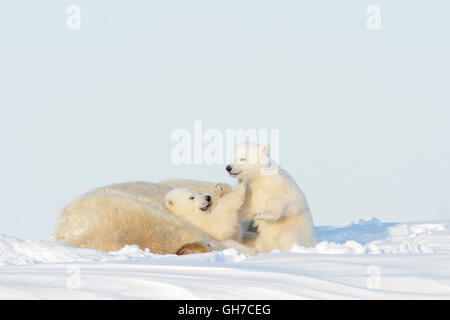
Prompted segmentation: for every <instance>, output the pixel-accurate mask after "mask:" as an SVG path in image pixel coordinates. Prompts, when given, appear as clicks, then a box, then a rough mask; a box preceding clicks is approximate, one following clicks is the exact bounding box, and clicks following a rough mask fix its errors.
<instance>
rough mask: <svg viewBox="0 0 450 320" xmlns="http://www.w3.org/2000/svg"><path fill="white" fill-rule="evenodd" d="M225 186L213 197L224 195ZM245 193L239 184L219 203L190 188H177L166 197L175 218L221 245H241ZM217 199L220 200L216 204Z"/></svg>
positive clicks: (209, 196)
mask: <svg viewBox="0 0 450 320" xmlns="http://www.w3.org/2000/svg"><path fill="white" fill-rule="evenodd" d="M223 188H224V186H223V185H222V184H217V186H216V190H215V192H214V193H218V194H222V193H223V190H222V189H223ZM245 193H246V185H245V183H244V182H243V181H238V183H237V184H236V185H235V187H234V189H233V191H231V192H229V193H227V194H225V195H224V196H222V197H221V198H220V199H219V197H216V196H215V195H214V194H213V195H210V194H206V193H198V192H196V191H194V190H190V189H187V188H175V189H172V190H171V191H169V192H168V193H167V194H166V197H165V203H166V207H167V208H168V209H169V211H170V212H172V213H173V214H174V215H176V216H178V217H180V218H181V219H183V220H185V221H187V222H189V223H191V224H192V225H194V226H196V227H197V228H199V229H200V230H202V231H204V232H205V233H207V234H208V235H210V236H211V237H212V238H214V239H216V240H218V241H224V240H235V241H241V238H242V230H241V226H240V223H239V210H240V209H241V207H242V205H243V203H244V200H245ZM214 199H218V200H217V201H218V202H217V203H215V204H213V201H214Z"/></svg>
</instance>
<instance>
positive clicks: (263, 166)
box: [226, 143, 317, 252]
mask: <svg viewBox="0 0 450 320" xmlns="http://www.w3.org/2000/svg"><path fill="white" fill-rule="evenodd" d="M226 170H227V171H228V173H229V174H230V176H232V177H234V178H238V179H241V180H243V181H245V182H247V184H248V192H247V193H248V195H247V197H246V201H245V203H244V205H243V207H242V211H241V219H244V220H245V219H248V220H250V219H253V220H254V222H255V224H256V226H257V228H258V231H259V236H258V237H257V239H256V241H255V249H256V250H258V251H259V252H270V251H272V250H274V249H279V250H282V251H290V250H291V248H292V246H293V244H294V243H295V244H298V245H300V246H305V247H309V246H314V245H315V244H316V242H317V240H316V235H315V233H314V227H313V221H312V217H311V213H310V210H309V207H308V204H307V202H306V199H305V196H304V195H303V192H302V191H301V190H300V188H299V187H298V186H297V184H296V183H295V181H294V179H293V178H292V177H291V176H290V175H289V174H288V173H287V172H286V171H284V170H282V169H281V168H279V166H278V164H277V163H275V162H274V161H273V160H272V159H271V158H270V156H269V147H268V146H263V147H260V146H258V145H257V144H253V143H244V144H239V145H237V146H236V147H235V150H234V152H233V154H232V157H231V164H229V165H228V166H227V167H226Z"/></svg>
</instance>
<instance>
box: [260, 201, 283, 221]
mask: <svg viewBox="0 0 450 320" xmlns="http://www.w3.org/2000/svg"><path fill="white" fill-rule="evenodd" d="M285 211H286V199H285V197H283V196H279V197H273V198H272V199H270V200H269V201H267V203H266V207H265V209H264V210H263V211H261V212H260V213H258V214H256V216H255V220H268V221H277V220H279V219H280V218H281V217H282V216H283V215H284V213H285Z"/></svg>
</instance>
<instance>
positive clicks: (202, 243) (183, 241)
mask: <svg viewBox="0 0 450 320" xmlns="http://www.w3.org/2000/svg"><path fill="white" fill-rule="evenodd" d="M199 185H201V186H202V187H203V188H206V189H208V187H207V186H209V189H208V190H209V191H210V194H211V195H212V199H211V201H212V202H213V206H212V207H214V204H215V203H217V202H218V200H219V199H220V198H221V197H222V196H223V195H225V194H226V193H227V192H228V191H229V190H228V188H224V187H223V186H222V187H220V188H219V189H217V188H216V187H215V186H216V185H215V184H214V185H213V184H211V183H206V184H205V183H202V182H199ZM213 186H214V189H212V188H213ZM173 188H174V187H173V186H172V185H168V184H156V183H149V182H128V183H119V184H114V185H111V186H107V187H102V188H98V189H95V190H92V191H90V192H88V193H86V194H84V195H82V196H80V197H78V198H76V199H75V200H73V201H72V202H71V203H69V204H68V205H67V206H66V207H64V208H63V209H62V211H61V212H60V214H59V215H58V218H57V221H56V226H55V230H54V232H53V235H52V240H54V241H57V242H60V243H63V244H66V245H70V246H74V247H79V248H90V249H96V250H102V251H105V252H109V251H116V250H119V249H121V248H122V247H124V246H125V245H130V244H136V245H138V246H139V247H140V248H141V249H142V250H144V249H146V248H148V249H150V251H151V252H153V253H160V254H167V253H177V254H187V253H197V252H207V251H212V250H222V249H225V248H236V249H237V250H238V251H240V252H243V253H246V254H254V253H253V251H251V250H250V251H248V250H247V248H246V247H245V246H243V245H241V244H239V243H237V242H235V241H233V240H229V241H222V242H219V241H216V240H215V239H213V238H212V237H210V236H209V235H208V234H206V233H205V232H203V231H202V230H200V229H198V228H196V227H195V226H193V225H192V224H190V223H188V222H187V221H184V220H183V219H180V218H179V217H177V216H175V215H173V214H171V213H170V212H169V211H168V210H167V208H166V207H165V204H164V203H165V195H166V194H167V193H168V192H169V191H170V190H172V189H173ZM206 189H205V190H206Z"/></svg>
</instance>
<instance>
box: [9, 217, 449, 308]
mask: <svg viewBox="0 0 450 320" xmlns="http://www.w3.org/2000/svg"><path fill="white" fill-rule="evenodd" d="M316 231H317V236H318V240H319V243H318V244H317V245H316V246H315V247H313V248H303V247H299V246H294V247H293V248H292V250H291V252H289V253H283V252H277V251H274V252H272V253H265V254H259V255H258V256H255V257H252V256H246V255H243V254H240V253H238V252H237V251H236V250H234V249H228V250H224V251H220V252H211V253H204V254H194V255H187V256H175V255H157V254H152V253H151V252H149V251H142V250H140V249H139V248H138V247H137V246H126V247H124V248H123V249H121V250H119V251H116V252H110V253H105V252H101V251H96V250H90V249H79V248H72V247H68V246H65V245H62V244H58V243H55V242H52V241H44V240H41V241H31V240H21V239H17V238H15V237H11V236H7V235H1V234H0V299H398V298H406V299H423V298H425V299H436V298H438V299H450V231H449V222H429V223H381V222H380V221H379V220H377V219H375V218H373V219H372V220H369V221H364V220H360V221H358V222H357V223H352V224H350V225H348V226H346V227H329V226H326V227H316Z"/></svg>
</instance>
